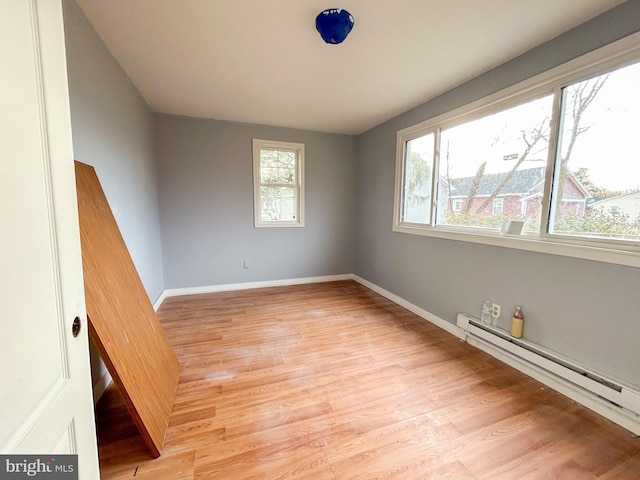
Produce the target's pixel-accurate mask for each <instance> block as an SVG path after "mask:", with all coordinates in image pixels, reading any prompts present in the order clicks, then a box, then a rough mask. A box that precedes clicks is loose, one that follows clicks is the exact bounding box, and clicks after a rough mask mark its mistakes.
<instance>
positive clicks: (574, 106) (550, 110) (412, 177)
mask: <svg viewBox="0 0 640 480" xmlns="http://www.w3.org/2000/svg"><path fill="white" fill-rule="evenodd" d="M639 85H640V35H636V36H633V37H630V38H628V39H625V40H623V41H620V42H618V44H616V45H610V46H608V47H606V48H604V49H602V51H599V52H594V53H593V54H590V55H587V56H585V57H584V58H582V59H577V60H575V61H573V62H570V63H569V64H567V65H565V66H561V67H558V68H557V69H554V70H553V71H550V72H546V73H545V74H542V75H539V76H538V77H536V78H533V79H530V80H528V81H526V82H523V83H522V84H520V85H516V86H514V87H510V88H509V89H507V90H506V91H504V92H499V93H497V94H494V95H492V96H491V97H488V98H486V99H482V100H479V101H477V102H474V103H473V104H471V105H469V106H467V107H462V108H459V109H456V110H455V111H452V112H449V113H447V114H444V115H440V116H438V117H436V118H434V119H431V120H427V121H425V122H423V123H421V124H418V125H415V126H412V127H409V128H406V129H403V130H401V131H399V132H398V149H397V165H396V200H395V201H396V205H395V214H394V230H395V231H400V232H405V233H418V234H422V235H430V236H440V237H444V238H455V239H461V240H468V241H473V242H478V243H490V244H495V245H506V246H514V245H516V247H515V248H523V249H532V250H536V251H551V250H554V249H555V250H554V253H555V251H558V252H560V251H561V250H562V254H568V255H573V256H583V253H580V252H584V251H585V250H584V248H583V247H585V246H586V247H592V249H593V250H594V251H595V249H598V250H600V251H602V250H603V249H605V250H611V251H614V252H615V251H625V252H634V253H638V254H640V146H639V143H638V141H637V136H638V125H640V87H639ZM509 220H511V221H513V220H516V221H519V222H522V223H523V228H522V233H521V234H519V235H518V236H517V238H514V237H513V236H512V237H507V236H506V235H505V234H503V233H502V232H503V229H502V226H503V224H505V222H506V221H509ZM491 238H496V239H501V240H491ZM514 240H515V241H516V242H524V243H526V241H527V240H530V241H531V240H532V241H533V242H529V246H527V245H525V244H524V243H523V244H520V245H518V243H514ZM545 244H546V245H547V247H541V246H540V245H545ZM558 245H564V246H569V247H571V246H572V245H576V246H579V247H580V249H581V250H580V251H579V250H578V249H576V250H574V251H573V252H572V251H571V250H569V249H567V248H564V249H559V248H557V246H558ZM576 252H578V253H576ZM586 256H587V258H590V257H589V255H586ZM595 257H597V255H595V256H594V258H595ZM639 258H640V257H639ZM634 262H635V263H637V264H639V265H640V259H639V260H638V261H635V260H632V261H631V262H630V263H631V264H635V263H634ZM621 263H628V259H626V260H623V261H621Z"/></svg>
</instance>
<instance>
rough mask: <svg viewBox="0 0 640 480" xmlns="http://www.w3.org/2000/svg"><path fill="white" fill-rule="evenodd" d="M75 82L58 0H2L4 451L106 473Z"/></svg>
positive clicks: (0, 432) (0, 428) (0, 371)
mask: <svg viewBox="0 0 640 480" xmlns="http://www.w3.org/2000/svg"><path fill="white" fill-rule="evenodd" d="M67 88H68V87H67V72H66V59H65V50H64V31H63V23H62V6H61V4H60V2H59V1H53V0H0V89H1V90H0V95H1V96H2V101H1V102H0V105H1V109H0V202H1V203H0V329H1V330H0V453H3V454H9V453H21V454H26V453H29V454H51V453H58V454H60V453H77V454H78V455H79V458H78V461H79V469H78V470H79V473H80V478H81V479H86V480H90V479H97V478H99V472H98V457H97V446H96V433H95V424H94V416H93V401H92V395H91V379H90V369H89V356H88V355H89V353H88V337H87V331H88V329H87V325H86V312H85V306H84V289H83V283H82V259H81V253H80V235H79V229H78V213H77V204H76V194H75V178H74V168H73V150H72V142H71V123H70V115H69V96H68V91H67ZM76 317H78V318H79V319H80V320H81V328H80V332H79V334H78V336H77V337H74V336H73V335H72V325H73V323H74V319H75V318H76Z"/></svg>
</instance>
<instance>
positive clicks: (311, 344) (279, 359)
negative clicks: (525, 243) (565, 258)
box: [97, 281, 640, 480]
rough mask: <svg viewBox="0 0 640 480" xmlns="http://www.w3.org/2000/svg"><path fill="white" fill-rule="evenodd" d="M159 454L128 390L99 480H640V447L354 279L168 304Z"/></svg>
mask: <svg viewBox="0 0 640 480" xmlns="http://www.w3.org/2000/svg"><path fill="white" fill-rule="evenodd" d="M158 315H159V317H160V320H161V322H162V324H163V326H164V328H165V329H166V332H167V335H168V337H169V340H170V342H171V344H172V345H173V347H174V349H175V351H176V354H177V356H178V358H179V360H180V363H181V365H182V369H183V370H182V376H181V378H180V383H179V385H178V391H177V396H176V400H175V406H174V409H173V413H172V416H171V421H170V426H169V430H168V432H167V437H166V441H165V447H164V451H163V455H162V456H161V457H160V458H158V459H155V460H153V459H151V458H150V457H149V456H148V454H147V453H146V450H145V447H144V444H143V442H142V439H141V437H140V436H139V434H138V433H137V431H136V428H135V426H134V424H133V422H132V420H131V419H130V417H129V416H128V414H127V412H126V409H125V408H124V406H123V403H122V400H121V399H120V398H119V395H118V393H117V391H115V390H114V389H110V390H108V391H107V393H106V394H105V396H104V397H103V399H102V400H101V402H100V403H99V405H98V409H97V417H98V433H99V451H100V465H101V471H102V478H105V479H120V478H132V477H135V478H136V479H193V478H196V479H204V478H212V479H225V480H240V479H261V480H262V479H280V478H287V479H293V478H308V479H314V480H316V479H317V480H323V479H336V480H346V479H356V478H357V479H390V478H393V479H453V480H465V479H491V480H494V479H499V480H502V479H518V480H522V479H535V480H538V479H543V478H558V479H571V480H573V479H595V478H598V479H639V478H640V439H639V438H638V437H635V436H633V435H632V434H631V433H630V432H628V431H627V430H625V429H623V428H621V427H619V426H617V425H615V424H613V423H611V422H609V421H608V420H606V419H604V418H602V417H600V416H598V415H596V414H594V413H592V412H590V411H589V410H587V409H585V408H584V407H581V406H580V405H578V404H576V403H574V402H572V401H570V400H569V399H567V398H565V397H563V396H562V395H560V394H557V393H555V392H553V391H551V390H549V389H548V388H546V387H544V386H543V385H541V384H540V383H538V382H536V381H534V380H532V379H530V378H529V377H527V376H525V375H523V374H521V373H519V372H517V371H515V370H513V369H512V368H510V367H507V366H505V365H504V364H502V363H500V362H498V361H497V360H495V359H493V358H491V357H490V356H488V355H486V354H484V353H483V352H480V351H479V350H477V349H475V348H473V347H471V346H469V345H468V344H465V343H463V342H461V341H459V340H458V339H456V338H455V337H453V336H451V335H450V334H448V333H446V332H444V331H443V330H441V329H439V328H437V327H435V326H433V325H431V324H429V323H427V322H425V321H424V320H422V319H420V318H419V317H417V316H415V315H413V314H412V313H410V312H408V311H407V310H404V309H403V308H401V307H398V306H397V305H395V304H393V303H391V302H389V301H387V300H386V299H384V298H382V297H380V296H378V295H377V294H375V293H373V292H371V291H370V290H368V289H366V288H364V287H362V286H360V285H359V284H357V283H354V282H351V281H346V282H332V283H325V284H313V285H302V286H293V287H279V288H269V289H261V290H246V291H239V292H230V293H219V294H207V295H197V296H189V297H175V298H169V299H167V300H166V301H165V302H164V303H163V305H162V307H161V309H160V311H159V312H158Z"/></svg>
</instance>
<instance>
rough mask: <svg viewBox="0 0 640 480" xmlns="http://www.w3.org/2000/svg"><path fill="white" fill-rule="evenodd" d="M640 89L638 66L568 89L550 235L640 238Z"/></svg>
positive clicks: (563, 112) (639, 67)
mask: <svg viewBox="0 0 640 480" xmlns="http://www.w3.org/2000/svg"><path fill="white" fill-rule="evenodd" d="M639 86H640V64H635V65H631V66H629V67H626V68H622V69H620V70H616V71H614V72H612V73H610V74H606V75H601V76H599V77H596V78H592V79H590V80H586V81H583V82H579V83H575V84H573V85H570V86H568V87H566V88H564V90H563V97H562V98H563V108H562V117H561V130H560V138H559V145H558V152H559V153H558V155H557V157H558V158H557V160H556V171H555V176H556V179H555V187H556V188H555V189H554V192H553V207H552V215H551V221H550V224H549V232H550V233H556V234H563V235H576V236H581V237H596V238H607V239H618V240H639V239H640V147H639V145H638V139H637V137H638V125H640V89H639Z"/></svg>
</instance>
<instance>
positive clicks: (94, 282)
mask: <svg viewBox="0 0 640 480" xmlns="http://www.w3.org/2000/svg"><path fill="white" fill-rule="evenodd" d="M76 186H77V191H78V214H79V217H80V239H81V242H82V265H83V271H84V288H85V296H86V303H87V314H88V316H89V329H90V331H89V333H90V335H91V339H92V340H93V341H94V343H95V344H96V346H97V347H98V350H99V351H100V353H101V355H102V358H103V360H104V362H105V364H106V365H107V368H108V369H109V373H110V374H111V376H112V377H113V380H114V382H115V384H116V385H117V386H118V389H119V390H120V392H121V394H122V396H123V398H124V400H125V402H126V404H127V408H128V409H129V412H130V413H131V416H132V417H133V419H134V421H135V423H136V425H137V426H138V429H139V430H140V433H141V434H142V436H143V438H144V440H145V442H146V444H147V446H148V447H149V450H150V452H151V454H152V455H153V456H154V457H158V456H159V455H160V453H161V451H162V446H163V444H164V437H165V434H166V431H167V427H168V424H169V416H170V415H171V410H172V408H173V400H174V396H175V392H176V386H177V383H178V377H179V376H180V365H179V364H178V360H177V359H176V356H175V354H174V352H173V350H172V348H171V345H170V344H169V342H168V340H167V338H166V336H165V334H164V331H163V330H162V327H161V325H160V323H159V322H158V318H157V316H156V313H155V311H154V310H153V306H152V305H151V302H150V301H149V298H148V297H147V294H146V292H145V290H144V287H143V285H142V282H141V280H140V277H139V276H138V273H137V271H136V269H135V266H134V264H133V261H132V260H131V257H130V255H129V252H128V250H127V247H126V246H125V243H124V241H123V239H122V235H121V234H120V230H119V229H118V226H117V224H116V221H115V218H114V217H113V214H112V213H111V209H110V208H109V204H108V203H107V199H106V197H105V195H104V192H103V191H102V187H101V186H100V182H99V180H98V177H97V175H96V172H95V170H94V168H93V167H91V166H89V165H85V164H83V163H79V162H76Z"/></svg>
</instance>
